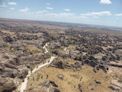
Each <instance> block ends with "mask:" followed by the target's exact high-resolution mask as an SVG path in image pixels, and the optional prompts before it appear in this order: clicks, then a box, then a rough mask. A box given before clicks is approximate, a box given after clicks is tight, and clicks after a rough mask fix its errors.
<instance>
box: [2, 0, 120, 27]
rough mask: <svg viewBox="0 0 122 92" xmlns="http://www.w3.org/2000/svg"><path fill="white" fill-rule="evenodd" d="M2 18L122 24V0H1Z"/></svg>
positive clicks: (117, 25) (107, 24)
mask: <svg viewBox="0 0 122 92" xmlns="http://www.w3.org/2000/svg"><path fill="white" fill-rule="evenodd" d="M0 18H12V19H29V20H38V21H39V20H42V21H57V22H71V23H83V24H93V25H106V26H116V27H122V0H0Z"/></svg>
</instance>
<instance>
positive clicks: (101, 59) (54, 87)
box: [0, 19, 122, 92]
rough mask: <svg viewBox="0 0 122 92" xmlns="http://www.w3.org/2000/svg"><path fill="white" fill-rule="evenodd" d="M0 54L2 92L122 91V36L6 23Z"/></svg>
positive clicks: (1, 27) (0, 29)
mask: <svg viewBox="0 0 122 92" xmlns="http://www.w3.org/2000/svg"><path fill="white" fill-rule="evenodd" d="M0 50H1V51H0V92H24V91H25V92H122V32H118V31H116V32H115V31H114V32H113V30H112V31H111V30H108V29H106V30H105V29H104V30H103V29H102V28H95V27H94V28H91V27H79V26H76V25H75V26H73V24H72V25H70V26H69V25H66V24H64V25H63V24H61V25H60V23H59V24H57V25H56V24H55V23H52V24H51V23H46V22H44V23H43V22H36V21H27V20H8V19H0ZM52 56H55V57H56V58H55V59H53V60H51V62H50V63H48V64H46V63H47V62H49V61H50V59H51V57H52ZM45 64H46V66H45ZM39 65H41V66H43V65H44V66H45V67H40V68H39ZM35 69H36V70H35ZM33 71H34V72H33ZM29 72H30V74H29ZM31 72H32V73H31ZM25 81H27V82H26V83H25ZM22 83H25V84H26V86H25V88H23V90H20V88H21V87H22V86H21V85H22ZM25 84H24V85H25Z"/></svg>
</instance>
